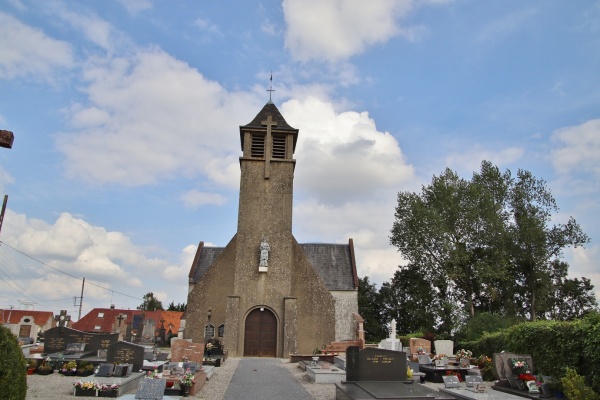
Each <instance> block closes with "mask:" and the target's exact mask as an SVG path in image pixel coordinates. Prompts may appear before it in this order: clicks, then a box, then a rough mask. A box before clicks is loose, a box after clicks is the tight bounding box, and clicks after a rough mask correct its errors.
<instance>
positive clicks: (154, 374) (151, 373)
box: [144, 367, 162, 379]
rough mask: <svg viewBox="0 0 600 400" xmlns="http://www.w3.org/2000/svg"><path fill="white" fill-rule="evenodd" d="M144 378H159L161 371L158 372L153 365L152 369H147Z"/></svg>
mask: <svg viewBox="0 0 600 400" xmlns="http://www.w3.org/2000/svg"><path fill="white" fill-rule="evenodd" d="M144 378H148V379H160V378H162V373H159V372H158V371H157V370H156V367H154V369H153V370H152V371H148V372H147V373H146V375H145V376H144Z"/></svg>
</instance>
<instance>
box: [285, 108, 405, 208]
mask: <svg viewBox="0 0 600 400" xmlns="http://www.w3.org/2000/svg"><path fill="white" fill-rule="evenodd" d="M282 113H283V115H285V118H286V121H287V122H288V123H289V124H290V125H291V126H293V127H294V128H298V129H300V133H299V137H298V145H297V148H296V152H297V155H298V157H299V160H298V166H297V167H296V173H295V182H296V183H295V184H296V185H297V187H300V188H302V190H303V191H304V192H306V193H308V196H310V197H315V198H317V199H319V201H324V202H327V203H337V204H340V203H345V202H348V201H352V200H355V199H356V198H365V199H366V198H371V197H372V196H374V195H378V194H379V193H380V192H381V191H384V192H385V191H389V190H390V188H393V190H397V189H398V187H399V185H401V184H402V183H406V182H409V181H410V180H412V179H413V177H414V169H413V167H412V165H410V164H408V163H407V162H406V160H405V157H404V155H403V154H402V151H401V149H400V146H399V145H398V142H397V141H396V139H395V138H394V137H393V136H392V135H391V134H390V133H389V132H379V131H377V128H376V126H375V121H373V120H372V119H371V118H369V114H368V113H367V112H354V111H347V112H342V113H336V112H335V111H334V108H333V105H332V104H331V103H328V102H324V101H322V100H319V99H317V98H315V97H308V98H307V99H305V100H303V101H299V100H290V101H288V102H286V103H285V104H283V106H282Z"/></svg>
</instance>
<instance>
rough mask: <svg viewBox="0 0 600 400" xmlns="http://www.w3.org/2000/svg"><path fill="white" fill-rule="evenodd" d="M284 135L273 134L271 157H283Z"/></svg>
mask: <svg viewBox="0 0 600 400" xmlns="http://www.w3.org/2000/svg"><path fill="white" fill-rule="evenodd" d="M285 142H286V140H285V135H273V152H272V153H271V157H273V158H285Z"/></svg>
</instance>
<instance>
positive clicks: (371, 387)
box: [335, 381, 455, 400]
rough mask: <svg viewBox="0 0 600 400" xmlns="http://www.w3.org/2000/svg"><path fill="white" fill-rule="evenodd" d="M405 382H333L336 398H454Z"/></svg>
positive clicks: (444, 399)
mask: <svg viewBox="0 0 600 400" xmlns="http://www.w3.org/2000/svg"><path fill="white" fill-rule="evenodd" d="M409 382H410V384H407V383H405V382H388V381H370V382H369V381H360V382H341V383H336V384H335V398H336V400H358V399H360V400H371V399H403V400H421V399H432V400H433V399H437V400H454V399H455V397H454V396H449V395H447V394H443V393H440V392H439V391H437V390H434V389H431V388H429V387H427V386H425V385H417V384H413V383H412V382H413V381H409Z"/></svg>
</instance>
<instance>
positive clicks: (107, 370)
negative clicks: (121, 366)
mask: <svg viewBox="0 0 600 400" xmlns="http://www.w3.org/2000/svg"><path fill="white" fill-rule="evenodd" d="M113 371H114V365H113V364H100V367H99V368H98V372H96V375H95V376H98V377H109V376H112V374H113Z"/></svg>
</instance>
